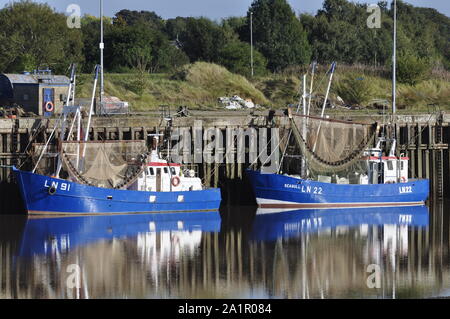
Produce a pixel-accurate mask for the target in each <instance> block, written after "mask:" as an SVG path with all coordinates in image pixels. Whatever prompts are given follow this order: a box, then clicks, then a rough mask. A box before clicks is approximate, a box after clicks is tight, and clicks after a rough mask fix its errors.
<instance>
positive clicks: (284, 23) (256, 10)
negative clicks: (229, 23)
mask: <svg viewBox="0 0 450 319" xmlns="http://www.w3.org/2000/svg"><path fill="white" fill-rule="evenodd" d="M251 13H253V39H254V44H255V47H256V48H257V50H258V51H260V52H261V53H262V54H263V55H264V56H265V57H266V58H267V60H268V67H269V69H270V70H272V71H279V70H282V69H284V68H286V67H288V66H291V65H298V64H308V63H309V62H310V58H311V48H310V45H309V43H308V39H307V35H306V32H305V31H304V30H303V27H302V25H301V23H300V21H299V20H298V19H297V17H296V16H295V14H294V12H293V11H292V8H291V7H290V6H289V4H288V3H287V2H286V0H255V1H254V2H253V3H252V5H251V7H250V8H249V10H248V12H247V23H246V27H245V28H244V30H245V32H246V34H244V35H243V38H246V39H247V41H249V40H250V35H249V32H250V31H249V30H250V15H251Z"/></svg>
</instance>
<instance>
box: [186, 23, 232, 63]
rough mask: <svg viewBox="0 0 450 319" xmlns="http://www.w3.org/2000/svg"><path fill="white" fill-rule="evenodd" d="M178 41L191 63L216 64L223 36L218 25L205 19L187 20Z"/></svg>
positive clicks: (223, 42)
mask: <svg viewBox="0 0 450 319" xmlns="http://www.w3.org/2000/svg"><path fill="white" fill-rule="evenodd" d="M179 40H180V44H181V47H182V48H183V50H184V52H185V53H186V54H187V56H188V57H189V59H190V60H191V62H194V61H205V62H218V60H219V50H220V49H221V48H222V47H223V45H224V44H225V35H224V32H223V30H222V28H221V27H220V26H219V25H217V24H216V23H214V22H212V21H211V20H209V19H207V18H187V19H186V28H185V30H184V32H182V33H181V34H180V35H179Z"/></svg>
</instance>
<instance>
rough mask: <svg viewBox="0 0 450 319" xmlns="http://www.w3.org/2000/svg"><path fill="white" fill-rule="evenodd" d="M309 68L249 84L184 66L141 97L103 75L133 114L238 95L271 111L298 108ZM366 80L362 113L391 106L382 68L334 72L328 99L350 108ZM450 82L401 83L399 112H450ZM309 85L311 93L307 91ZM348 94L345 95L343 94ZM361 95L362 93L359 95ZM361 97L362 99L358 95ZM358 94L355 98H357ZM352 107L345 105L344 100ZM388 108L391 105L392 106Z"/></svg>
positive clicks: (129, 82) (82, 86)
mask: <svg viewBox="0 0 450 319" xmlns="http://www.w3.org/2000/svg"><path fill="white" fill-rule="evenodd" d="M306 70H307V68H305V67H299V68H291V69H290V70H286V71H284V72H282V73H278V74H270V75H266V76H261V77H254V78H248V79H247V78H245V77H243V76H241V75H237V74H233V73H231V72H229V71H228V70H227V69H226V68H224V67H222V66H219V65H215V64H211V63H206V62H197V63H194V64H190V65H187V66H184V67H183V68H182V69H180V70H178V71H176V72H174V73H173V74H148V75H146V76H147V77H148V79H147V81H146V82H145V83H146V86H145V88H144V90H143V92H142V94H137V93H136V92H134V91H133V81H134V80H135V78H136V75H135V74H133V73H128V74H123V73H121V74H114V73H107V74H105V92H106V94H107V95H111V96H117V97H118V98H120V99H122V100H124V101H128V102H129V103H130V105H131V108H132V110H134V111H147V110H155V109H157V108H158V107H159V105H170V106H174V107H177V106H181V105H183V106H188V107H189V108H191V109H206V110H208V109H210V110H211V109H219V108H222V107H223V106H222V105H220V104H219V103H218V98H219V97H221V96H229V97H230V96H233V95H239V96H240V97H242V98H245V99H252V100H253V101H254V102H255V103H257V104H260V105H262V106H266V107H271V108H284V107H286V106H287V105H288V104H294V103H299V101H300V98H301V92H300V89H301V87H302V74H303V72H305V71H306ZM326 71H327V66H321V67H319V68H318V71H317V73H316V77H315V85H314V93H315V95H316V96H322V97H323V95H324V94H325V91H326V87H327V84H328V75H327V73H326ZM357 78H358V79H363V82H364V86H361V87H359V88H358V89H359V90H364V87H367V88H366V89H367V92H359V93H361V96H364V98H363V101H362V103H361V104H362V105H361V106H362V107H367V108H369V109H370V106H371V105H372V102H371V101H373V100H386V101H390V100H391V97H392V93H391V92H392V84H391V80H390V79H389V77H388V76H387V71H386V70H385V69H384V68H374V67H372V68H371V67H366V68H364V66H360V65H356V66H340V67H339V68H338V69H337V70H336V74H335V79H334V81H333V83H332V86H331V93H330V99H334V100H336V99H337V98H338V96H339V97H340V98H342V99H343V100H344V102H345V103H348V104H351V103H350V102H351V101H349V100H350V99H349V97H348V96H347V97H346V94H345V93H348V94H347V95H352V94H356V93H355V92H353V93H352V92H350V91H352V90H353V91H354V89H355V88H353V87H349V89H348V91H349V92H345V85H343V83H344V82H345V81H347V86H349V85H351V83H352V81H351V80H350V81H349V80H348V79H353V80H354V79H357ZM449 79H450V77H449V74H448V72H446V71H443V70H434V71H433V72H431V75H430V77H429V79H427V80H425V81H422V82H420V83H418V84H416V85H415V86H411V85H407V84H401V83H398V86H397V87H398V90H397V103H398V107H399V109H400V110H405V111H411V112H414V111H427V110H428V109H429V107H430V105H434V106H435V107H436V108H438V109H440V110H450V81H449ZM309 80H310V78H309V77H308V82H307V88H308V90H309ZM92 82H93V81H92V76H91V75H86V74H83V75H80V76H79V77H78V86H77V93H76V94H77V96H78V97H83V98H89V97H90V96H91V93H92ZM343 90H344V91H343ZM357 93H358V92H357ZM359 93H358V94H359ZM358 94H357V95H358ZM346 99H347V100H348V101H345V100H346ZM389 103H390V102H389Z"/></svg>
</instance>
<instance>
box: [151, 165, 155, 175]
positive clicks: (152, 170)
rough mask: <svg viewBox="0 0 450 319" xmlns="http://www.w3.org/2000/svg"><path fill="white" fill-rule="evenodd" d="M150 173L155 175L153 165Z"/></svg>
mask: <svg viewBox="0 0 450 319" xmlns="http://www.w3.org/2000/svg"><path fill="white" fill-rule="evenodd" d="M150 175H152V176H154V175H155V170H154V169H153V167H150Z"/></svg>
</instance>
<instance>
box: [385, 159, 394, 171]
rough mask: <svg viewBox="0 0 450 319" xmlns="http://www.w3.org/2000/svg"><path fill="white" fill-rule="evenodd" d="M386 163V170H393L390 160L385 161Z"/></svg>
mask: <svg viewBox="0 0 450 319" xmlns="http://www.w3.org/2000/svg"><path fill="white" fill-rule="evenodd" d="M386 163H387V169H388V170H390V171H392V170H394V165H393V164H392V161H387V162H386Z"/></svg>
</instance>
